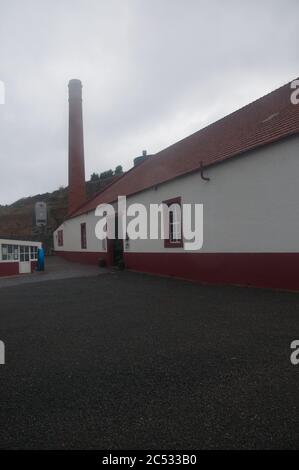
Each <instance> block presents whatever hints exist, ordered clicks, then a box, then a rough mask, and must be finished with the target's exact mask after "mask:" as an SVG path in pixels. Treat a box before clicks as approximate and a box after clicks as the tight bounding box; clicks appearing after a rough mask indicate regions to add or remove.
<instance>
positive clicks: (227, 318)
mask: <svg viewBox="0 0 299 470" xmlns="http://www.w3.org/2000/svg"><path fill="white" fill-rule="evenodd" d="M53 262H54V261H53ZM60 266H61V265H60ZM76 269H78V270H80V268H79V267H78V265H77V266H76V265H75V264H72V265H71V266H70V274H71V272H74V271H76ZM98 272H99V271H98V268H97V272H95V271H94V272H93V273H91V272H89V274H87V271H85V277H82V276H81V277H72V278H69V279H67V278H63V279H62V278H61V279H57V280H50V279H47V282H45V281H43V282H33V281H30V282H25V283H24V282H23V281H19V283H17V284H16V285H4V286H3V285H2V288H1V289H0V339H1V340H2V341H4V343H5V352H6V363H5V365H0V422H1V426H0V448H1V449H148V450H152V449H165V450H166V449H177V450H178V449H299V365H298V366H294V365H292V364H291V362H290V354H291V350H290V343H291V341H293V340H294V339H299V295H298V294H296V293H288V292H275V291H270V290H268V291H267V290H262V289H260V290H259V289H247V288H237V287H222V286H204V285H197V284H192V283H188V282H184V281H180V280H174V279H169V278H159V277H153V276H148V275H143V274H138V273H131V272H114V273H111V272H107V271H105V272H104V271H101V272H102V274H101V275H98ZM57 275H58V273H57ZM34 276H35V275H33V276H31V277H30V279H31V278H32V277H34ZM42 276H46V274H44V275H42ZM40 278H41V276H39V279H40ZM17 279H19V278H17ZM28 279H29V278H28ZM35 279H36V280H38V279H37V276H36V277H35ZM3 281H6V280H2V281H1V282H2V283H3Z"/></svg>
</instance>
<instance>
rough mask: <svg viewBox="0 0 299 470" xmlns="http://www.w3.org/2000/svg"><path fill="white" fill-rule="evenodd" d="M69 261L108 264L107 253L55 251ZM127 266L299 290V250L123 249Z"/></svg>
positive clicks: (214, 280) (211, 280)
mask: <svg viewBox="0 0 299 470" xmlns="http://www.w3.org/2000/svg"><path fill="white" fill-rule="evenodd" d="M56 254H57V255H60V256H63V257H64V258H65V259H67V260H69V261H76V262H79V263H86V264H98V260H99V258H103V259H105V260H106V262H107V265H108V266H109V265H110V258H109V253H92V252H74V251H70V252H67V251H59V252H57V253H56ZM124 258H125V264H126V267H127V268H128V269H132V270H135V271H141V272H146V273H151V274H158V275H163V276H173V277H178V278H182V279H188V280H191V281H198V282H206V283H212V284H235V285H244V286H255V287H266V288H274V289H288V290H299V253H125V254H124Z"/></svg>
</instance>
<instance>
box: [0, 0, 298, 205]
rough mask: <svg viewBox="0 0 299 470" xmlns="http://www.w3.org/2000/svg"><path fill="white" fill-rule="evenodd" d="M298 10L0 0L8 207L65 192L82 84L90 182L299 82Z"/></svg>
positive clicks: (0, 140) (282, 2) (267, 4)
mask: <svg viewBox="0 0 299 470" xmlns="http://www.w3.org/2000/svg"><path fill="white" fill-rule="evenodd" d="M298 31H299V1H298V0H269V1H268V0H242V1H240V0H238V1H235V0H225V1H223V0H214V1H213V0H206V1H201V0H49V1H48V0H26V1H24V0H9V1H7V0H0V80H2V81H3V82H4V83H5V86H6V103H5V105H0V164H1V166H0V204H7V203H11V202H13V201H15V200H17V199H19V198H21V197H24V196H28V195H34V194H37V193H42V192H46V191H52V190H55V189H57V188H58V187H59V186H61V185H64V186H65V185H66V184H67V132H68V129H67V119H68V95H67V93H68V89H67V84H68V81H69V80H70V79H71V78H79V79H81V80H82V83H83V106H84V107H83V117H84V137H85V162H86V177H87V178H89V176H90V174H91V173H92V172H93V171H95V172H102V171H105V170H108V169H110V168H112V169H114V168H115V166H116V165H118V164H121V165H123V168H124V169H125V170H128V169H129V168H130V167H131V166H132V161H133V158H134V157H136V156H138V155H140V154H141V152H142V150H144V149H146V150H147V151H148V152H149V153H156V152H157V151H159V150H161V149H163V148H165V147H167V146H168V145H170V144H172V143H174V142H176V141H177V140H180V139H181V138H183V137H185V136H187V135H189V134H191V133H192V132H195V131H197V130H199V129H201V128H202V127H204V126H205V125H207V124H209V123H211V122H213V121H215V120H216V119H218V118H220V117H223V116H224V115H226V114H228V113H229V112H231V111H233V110H235V109H237V108H239V107H241V106H243V105H245V104H247V103H248V102H250V101H252V100H254V99H256V98H258V97H260V96H262V95H263V94H265V93H267V92H269V91H272V90H273V89H275V88H277V87H278V86H280V85H282V84H284V83H286V82H288V81H290V80H293V79H294V78H296V77H298V75H299V60H298V59H299V37H298V36H299V33H298Z"/></svg>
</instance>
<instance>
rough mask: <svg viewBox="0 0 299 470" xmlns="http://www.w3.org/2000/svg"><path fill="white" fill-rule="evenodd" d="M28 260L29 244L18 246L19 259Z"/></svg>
mask: <svg viewBox="0 0 299 470" xmlns="http://www.w3.org/2000/svg"><path fill="white" fill-rule="evenodd" d="M29 260H30V246H24V245H21V246H20V261H29Z"/></svg>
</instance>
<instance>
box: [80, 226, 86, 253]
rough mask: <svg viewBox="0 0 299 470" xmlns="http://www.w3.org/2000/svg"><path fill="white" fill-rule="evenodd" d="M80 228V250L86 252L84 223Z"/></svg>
mask: <svg viewBox="0 0 299 470" xmlns="http://www.w3.org/2000/svg"><path fill="white" fill-rule="evenodd" d="M80 227H81V248H82V250H86V248H87V239H86V223H85V222H84V223H83V224H80Z"/></svg>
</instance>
